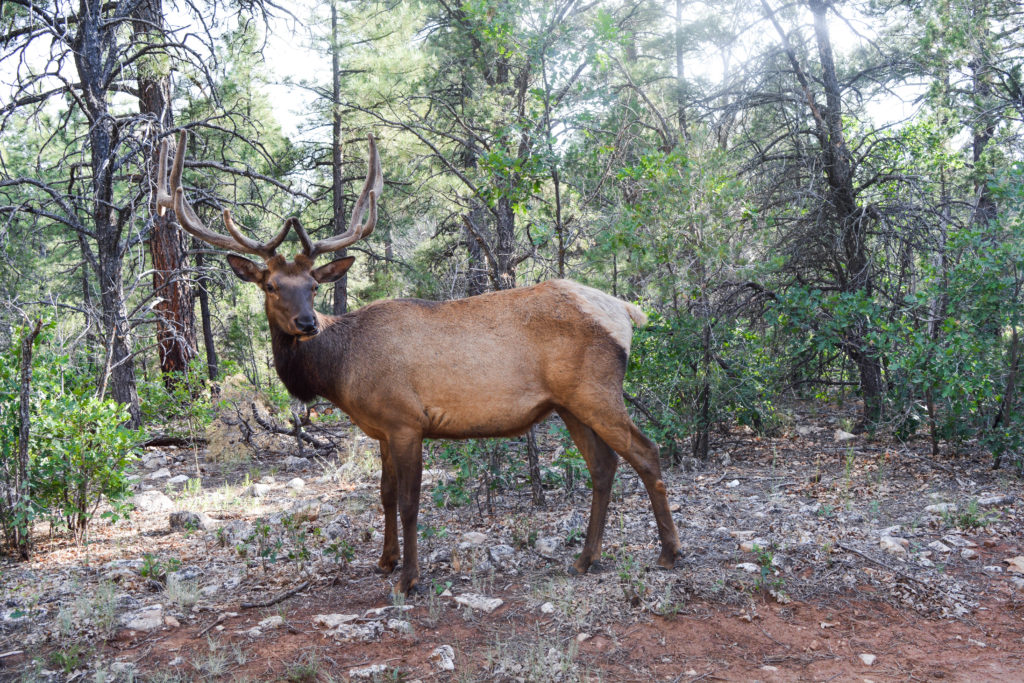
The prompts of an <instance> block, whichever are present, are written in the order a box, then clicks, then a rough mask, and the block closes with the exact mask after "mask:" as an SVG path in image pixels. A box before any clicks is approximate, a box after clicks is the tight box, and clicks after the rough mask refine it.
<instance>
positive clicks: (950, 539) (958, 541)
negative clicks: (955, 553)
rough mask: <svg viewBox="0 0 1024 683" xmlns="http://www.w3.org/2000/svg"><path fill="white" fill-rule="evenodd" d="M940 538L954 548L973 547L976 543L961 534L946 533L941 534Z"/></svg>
mask: <svg viewBox="0 0 1024 683" xmlns="http://www.w3.org/2000/svg"><path fill="white" fill-rule="evenodd" d="M942 540H943V542H944V543H948V544H949V545H951V546H953V547H956V548H974V547H977V545H978V544H977V543H975V542H974V541H969V540H967V539H966V538H964V537H963V536H958V535H956V534H948V535H946V536H943V537H942Z"/></svg>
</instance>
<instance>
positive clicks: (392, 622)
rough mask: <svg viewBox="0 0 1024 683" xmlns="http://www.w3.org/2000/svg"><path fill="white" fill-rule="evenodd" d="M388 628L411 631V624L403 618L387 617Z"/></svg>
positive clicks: (397, 630) (390, 629) (409, 632)
mask: <svg viewBox="0 0 1024 683" xmlns="http://www.w3.org/2000/svg"><path fill="white" fill-rule="evenodd" d="M388 630H389V631H396V632H398V633H407V634H412V633H413V627H412V624H410V623H409V622H408V621H406V620H404V619H388Z"/></svg>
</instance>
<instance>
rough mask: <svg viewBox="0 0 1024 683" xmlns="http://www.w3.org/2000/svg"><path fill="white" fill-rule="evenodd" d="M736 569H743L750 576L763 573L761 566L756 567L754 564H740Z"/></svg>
mask: <svg viewBox="0 0 1024 683" xmlns="http://www.w3.org/2000/svg"><path fill="white" fill-rule="evenodd" d="M736 569H742V570H743V571H745V572H747V573H748V574H757V573H759V572H760V571H761V567H760V565H756V564H754V563H753V562H740V563H739V564H738V565H736Z"/></svg>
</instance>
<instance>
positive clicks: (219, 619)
mask: <svg viewBox="0 0 1024 683" xmlns="http://www.w3.org/2000/svg"><path fill="white" fill-rule="evenodd" d="M225 619H227V616H225V615H223V614H222V615H220V616H219V617H217V621H215V622H213V623H212V624H210V625H209V626H207V627H206V628H204V629H203V630H202V631H200V632H199V633H197V634H195V635H194V636H192V637H193V638H202V637H203V636H205V635H206V634H207V633H209V632H210V631H212V630H213V629H215V628H217V625H218V624H220V623H221V622H223V621H224V620H225Z"/></svg>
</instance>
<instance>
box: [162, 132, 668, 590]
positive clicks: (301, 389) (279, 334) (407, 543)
mask: <svg viewBox="0 0 1024 683" xmlns="http://www.w3.org/2000/svg"><path fill="white" fill-rule="evenodd" d="M185 144H186V133H185V132H184V131H183V132H182V133H181V137H180V139H179V141H178V150H177V153H176V155H175V159H174V166H173V169H172V170H171V175H170V184H169V185H168V180H167V141H166V140H165V141H163V142H162V143H161V145H160V156H159V178H158V187H157V204H158V206H159V210H160V212H161V213H162V212H163V211H164V210H166V209H173V210H174V212H175V213H176V214H177V218H178V220H179V222H180V223H181V226H182V227H183V228H184V229H185V230H186V231H188V232H189V233H191V234H192V235H195V236H196V237H198V238H199V239H201V240H203V241H205V242H208V243H209V244H212V245H214V246H217V247H222V248H224V249H227V250H230V251H234V252H240V253H245V254H254V255H257V256H260V257H262V259H263V264H262V265H259V264H257V263H254V262H252V261H250V260H248V259H245V258H242V257H240V256H237V255H235V254H231V255H228V257H227V259H228V262H229V263H230V265H231V269H232V270H233V271H234V272H235V274H236V275H238V277H240V278H241V279H242V280H245V281H248V282H253V283H255V284H257V285H258V286H259V287H260V288H261V289H262V290H263V292H264V298H265V308H266V313H267V320H268V322H269V323H270V335H271V344H272V346H273V352H274V365H275V367H276V368H277V374H278V376H280V378H281V381H282V382H283V383H284V385H285V387H286V388H287V389H288V391H289V392H290V393H291V394H292V395H293V396H295V397H296V398H298V399H300V400H302V401H310V400H312V399H313V398H314V397H316V396H322V397H324V398H326V399H327V400H329V401H330V402H331V403H333V404H335V405H336V406H338V408H340V409H341V410H343V411H344V412H345V413H347V414H348V415H349V417H351V419H352V422H353V423H355V424H356V425H357V426H358V427H359V428H360V429H362V430H363V431H364V432H365V433H366V434H367V435H369V436H370V437H372V438H374V439H377V440H378V441H379V442H380V453H381V461H382V462H381V480H380V497H381V504H382V506H383V508H384V549H383V551H382V553H381V556H380V560H379V561H378V562H377V566H378V568H379V569H380V570H381V571H382V572H384V573H391V572H392V571H394V569H395V566H396V564H397V563H398V559H399V552H398V523H397V515H398V514H400V515H401V519H402V536H403V541H404V549H405V553H404V556H403V561H402V572H401V576H400V579H399V582H398V590H400V591H403V592H408V591H409V590H411V589H412V588H414V587H415V586H416V584H417V582H418V581H419V566H418V562H417V556H416V518H417V515H418V513H419V498H420V480H421V476H422V471H423V455H422V444H423V439H425V438H430V439H471V438H480V437H492V436H513V435H518V434H522V433H524V432H525V431H526V430H527V429H529V428H530V426H531V425H533V424H534V423H536V422H538V421H540V420H543V419H544V418H545V417H546V416H548V415H550V413H551V412H552V411H554V412H557V413H558V414H559V415H560V416H561V418H562V420H563V421H564V422H565V425H566V427H568V429H569V433H570V435H571V436H572V439H573V441H574V442H575V443H576V446H577V447H578V448H579V450H580V453H582V454H583V458H584V459H585V461H586V463H587V468H588V469H589V470H590V476H591V479H592V481H593V497H592V500H591V507H590V522H589V525H588V527H587V536H586V541H585V542H584V545H583V550H582V552H581V553H580V555H579V557H578V558H577V559H576V561H575V562H574V564H573V567H572V570H573V571H574V572H576V573H583V572H586V571H587V569H588V568H589V567H590V565H591V563H592V562H593V561H594V560H595V559H596V558H598V557H599V556H600V552H601V537H602V535H603V533H604V527H605V517H606V513H607V510H608V500H609V494H610V491H611V486H612V480H613V478H614V475H615V469H616V467H617V466H618V458H617V457H616V453H618V454H619V455H620V456H622V457H623V458H624V459H625V460H626V462H628V463H629V464H630V465H631V466H632V467H633V469H635V470H636V472H637V474H639V476H640V479H641V480H642V481H643V483H644V486H645V487H646V489H647V495H648V496H649V497H650V499H651V506H652V508H653V509H654V518H655V519H656V520H657V525H658V536H659V538H660V540H661V555H660V556H659V558H658V564H659V565H661V566H662V567H665V568H671V567H672V566H673V565H674V563H675V558H676V555H677V554H678V552H679V538H678V536H677V534H676V527H675V523H674V522H673V520H672V516H671V514H670V512H669V505H668V498H667V496H666V492H665V484H664V482H663V481H662V479H661V466H660V463H659V460H658V449H657V446H655V444H654V443H653V442H652V441H651V440H650V439H648V438H647V437H646V436H645V435H644V434H643V433H642V432H641V431H640V430H639V429H638V428H637V426H636V425H635V424H633V421H632V420H631V419H630V417H629V414H628V413H627V412H626V408H625V405H624V404H623V401H622V381H623V376H624V375H625V371H626V363H627V359H628V357H629V347H630V341H631V337H632V331H633V323H634V322H635V323H639V324H642V323H644V322H645V316H644V314H643V313H642V312H641V311H640V309H639V308H637V307H636V306H633V305H632V304H629V303H626V302H624V301H621V300H619V299H617V298H614V297H612V296H609V295H607V294H605V293H603V292H600V291H598V290H596V289H592V288H590V287H586V286H583V285H580V284H578V283H575V282H571V281H568V280H552V281H548V282H544V283H541V284H538V285H534V286H532V287H523V288H520V289H513V290H508V291H501V292H491V293H487V294H481V295H479V296H473V297H469V298H466V299H461V300H456V301H445V302H437V301H423V300H418V299H396V300H389V301H378V302H375V303H372V304H370V305H368V306H365V307H363V308H360V309H359V310H357V311H353V312H351V313H347V314H345V315H342V316H337V317H335V316H328V315H323V314H321V313H319V312H317V311H316V310H315V308H314V305H313V299H314V296H315V294H316V291H317V286H318V285H319V284H322V283H327V282H334V281H335V280H337V279H339V278H340V277H341V276H342V275H344V274H345V271H347V270H348V269H349V267H350V266H351V265H352V262H353V260H354V259H353V258H352V257H350V256H349V257H345V258H341V259H337V260H335V261H331V262H330V263H327V264H325V265H323V266H320V267H318V268H317V267H314V260H315V259H316V257H317V256H318V255H320V254H324V253H328V252H334V251H337V250H339V249H342V248H343V247H346V246H348V245H350V244H352V243H353V242H355V241H357V240H359V239H362V238H364V237H366V236H367V235H369V234H370V232H371V231H372V230H373V228H374V224H375V223H376V220H377V199H378V197H379V196H380V192H381V190H382V189H383V185H384V179H383V176H382V174H381V166H380V157H379V155H378V153H377V147H376V144H375V143H374V139H373V136H370V169H369V173H368V174H367V177H366V184H365V186H364V187H363V189H362V192H361V194H360V195H359V199H358V201H357V202H356V205H355V208H354V209H353V211H352V218H351V221H350V224H349V227H348V228H347V229H346V230H345V231H344V232H342V233H340V234H338V235H335V236H333V237H330V238H328V239H325V240H321V241H317V242H313V241H312V240H311V239H310V238H309V236H308V235H307V234H306V232H305V230H304V229H303V228H302V225H301V224H300V223H299V221H298V219H297V218H289V219H288V220H286V221H285V223H284V226H283V228H282V229H281V230H280V231H279V232H278V233H277V235H276V236H274V238H273V239H271V240H270V241H269V242H265V243H258V242H256V241H254V240H252V239H250V238H248V237H246V236H245V235H244V234H243V233H242V232H241V231H240V230H239V229H238V228H237V227H236V225H235V223H234V221H233V220H232V218H231V214H230V212H228V211H226V210H225V211H224V212H223V218H224V224H225V227H226V228H227V231H228V233H229V235H222V234H218V233H214V232H211V231H210V230H209V229H207V228H206V226H204V225H203V223H202V222H201V221H200V220H199V218H198V217H197V216H196V213H195V211H193V209H192V207H191V206H189V204H188V203H187V202H186V201H185V196H184V190H183V188H182V186H181V172H182V167H183V162H184V151H185ZM364 214H365V215H366V220H365V222H362V221H363V216H364ZM290 229H294V230H295V233H296V235H297V236H298V238H299V241H300V242H301V244H302V253H300V254H298V255H296V256H295V258H294V259H293V260H292V261H288V260H286V259H285V258H284V257H282V256H280V255H278V254H276V253H275V250H276V249H277V247H278V246H280V244H281V242H282V241H283V240H284V238H285V236H286V235H287V233H288V231H289V230H290Z"/></svg>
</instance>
